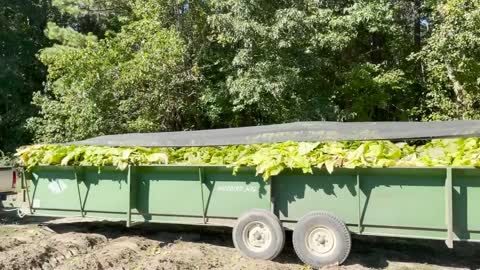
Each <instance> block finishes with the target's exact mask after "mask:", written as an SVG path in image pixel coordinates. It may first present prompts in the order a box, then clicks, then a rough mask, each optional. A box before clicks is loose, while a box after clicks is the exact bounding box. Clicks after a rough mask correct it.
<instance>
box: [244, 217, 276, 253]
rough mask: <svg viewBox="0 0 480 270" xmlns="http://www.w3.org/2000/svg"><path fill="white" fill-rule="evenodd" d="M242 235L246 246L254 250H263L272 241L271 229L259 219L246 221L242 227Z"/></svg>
mask: <svg viewBox="0 0 480 270" xmlns="http://www.w3.org/2000/svg"><path fill="white" fill-rule="evenodd" d="M242 235H243V242H244V243H245V245H246V246H247V248H248V249H250V250H252V251H254V252H262V251H265V250H267V249H268V247H269V246H270V244H271V243H272V231H271V230H270V228H269V227H268V226H267V225H266V224H265V223H263V222H260V221H252V222H250V223H248V224H247V225H246V226H245V228H244V229H243V233H242Z"/></svg>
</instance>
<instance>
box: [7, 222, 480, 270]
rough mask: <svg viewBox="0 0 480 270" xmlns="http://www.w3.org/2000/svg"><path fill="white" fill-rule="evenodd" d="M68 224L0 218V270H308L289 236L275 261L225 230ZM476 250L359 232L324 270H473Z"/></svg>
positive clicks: (477, 263)
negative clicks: (250, 252)
mask: <svg viewBox="0 0 480 270" xmlns="http://www.w3.org/2000/svg"><path fill="white" fill-rule="evenodd" d="M69 222H71V220H70V221H69V220H54V221H53V223H52V221H45V220H39V219H38V218H33V219H32V218H26V219H23V220H12V219H5V218H4V219H3V220H2V221H1V223H2V224H3V225H0V269H11V270H16V269H66V270H67V269H68V270H71V269H80V270H86V269H88V270H92V269H93V270H96V269H98V270H101V269H152V270H153V269H172V270H190V269H192V270H193V269H195V270H197V269H225V270H227V269H228V270H230V269H232V270H233V269H262V270H267V269H272V270H273V269H275V270H276V269H279V270H283V269H284V270H293V269H298V270H305V269H310V268H309V267H308V266H305V265H304V264H302V263H301V262H300V261H299V260H298V258H297V257H296V255H295V253H294V252H293V248H292V244H291V241H287V244H286V246H285V250H284V252H283V253H282V254H281V255H280V256H279V257H278V258H277V259H276V260H275V261H273V262H270V261H260V260H252V259H248V258H244V257H242V256H240V255H239V253H238V252H237V251H236V250H235V248H234V247H233V244H232V241H231V239H230V232H231V231H230V230H229V229H226V228H213V229H212V228H204V227H193V226H173V225H141V226H136V227H132V228H125V227H124V225H123V224H121V223H108V222H86V223H85V222H84V223H78V222H75V223H69ZM290 237H291V233H287V239H288V238H290ZM479 255H480V244H468V243H460V244H457V245H456V248H455V249H454V250H449V249H447V248H446V247H445V245H444V243H443V242H441V241H424V240H421V241H420V240H399V239H389V238H387V239H385V238H372V237H367V238H365V237H362V238H355V239H354V241H353V248H352V253H351V255H350V257H349V259H348V260H347V261H346V262H345V264H344V265H342V266H333V267H328V268H326V269H346V270H360V269H395V270H408V269H412V270H413V269H419V270H431V269H477V268H480V256H479Z"/></svg>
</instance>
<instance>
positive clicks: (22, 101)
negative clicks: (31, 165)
mask: <svg viewBox="0 0 480 270" xmlns="http://www.w3.org/2000/svg"><path fill="white" fill-rule="evenodd" d="M49 8H50V6H49V1H46V0H32V1H15V0H5V1H2V5H1V6H0V63H1V64H0V66H1V67H2V68H1V69H0V149H3V150H4V151H6V152H11V151H13V150H14V149H15V147H17V146H18V145H21V144H23V143H28V142H29V141H30V139H31V135H30V133H29V132H28V131H27V130H26V129H25V126H24V124H25V120H26V119H27V118H28V117H30V116H32V115H34V113H35V109H34V108H33V107H32V106H31V105H30V100H31V98H32V92H33V91H38V90H40V89H42V87H43V86H42V82H43V80H44V77H45V74H46V72H45V67H44V66H43V65H42V64H41V63H40V62H39V61H38V60H37V59H36V58H35V54H36V53H37V51H38V50H39V49H40V48H42V47H45V46H46V45H47V44H48V40H47V39H46V38H45V37H44V35H43V29H44V28H45V25H46V22H47V16H48V10H49Z"/></svg>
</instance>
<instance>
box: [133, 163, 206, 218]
mask: <svg viewBox="0 0 480 270" xmlns="http://www.w3.org/2000/svg"><path fill="white" fill-rule="evenodd" d="M132 181H133V185H134V186H136V203H135V206H136V207H135V208H136V209H137V210H138V212H140V213H143V214H145V215H146V216H145V218H146V219H149V217H148V216H147V215H148V214H157V215H182V216H202V211H203V207H202V199H201V189H200V179H199V175H198V168H193V167H140V168H137V170H136V171H135V174H134V175H133V179H132Z"/></svg>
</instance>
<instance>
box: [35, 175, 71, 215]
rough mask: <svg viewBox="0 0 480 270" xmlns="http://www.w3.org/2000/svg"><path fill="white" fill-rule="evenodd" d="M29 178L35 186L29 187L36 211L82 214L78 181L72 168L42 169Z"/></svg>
mask: <svg viewBox="0 0 480 270" xmlns="http://www.w3.org/2000/svg"><path fill="white" fill-rule="evenodd" d="M28 178H29V179H31V181H32V182H31V183H32V184H33V185H30V186H29V192H28V194H29V197H30V198H29V200H30V204H31V206H32V208H33V209H36V211H39V209H59V210H75V211H79V212H80V201H79V197H78V187H77V180H76V179H75V172H74V171H73V170H72V169H71V168H57V167H40V168H38V169H35V171H34V172H33V173H31V174H29V175H28ZM77 214H79V213H77Z"/></svg>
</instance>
